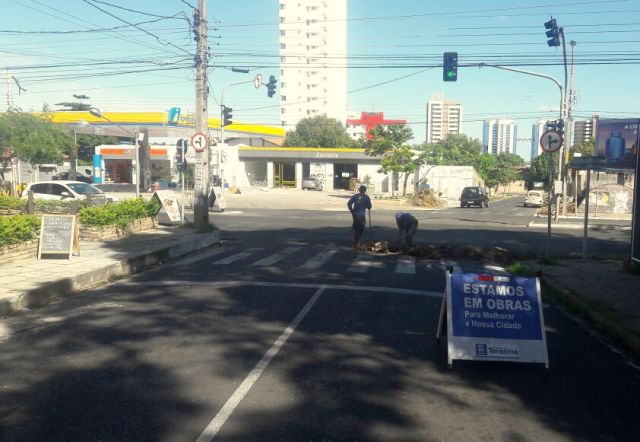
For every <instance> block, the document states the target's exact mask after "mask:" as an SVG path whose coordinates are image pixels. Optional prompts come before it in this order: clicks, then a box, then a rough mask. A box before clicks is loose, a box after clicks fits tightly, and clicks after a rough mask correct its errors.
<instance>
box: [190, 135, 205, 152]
mask: <svg viewBox="0 0 640 442" xmlns="http://www.w3.org/2000/svg"><path fill="white" fill-rule="evenodd" d="M191 145H192V146H193V149H194V150H195V151H196V152H204V150H205V149H206V148H207V146H209V138H207V136H206V135H205V134H203V133H202V132H196V133H195V134H193V136H192V137H191Z"/></svg>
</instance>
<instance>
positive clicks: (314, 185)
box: [302, 175, 324, 190]
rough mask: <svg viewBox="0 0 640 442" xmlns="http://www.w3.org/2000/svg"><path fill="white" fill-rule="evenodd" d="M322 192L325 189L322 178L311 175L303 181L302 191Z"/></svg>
mask: <svg viewBox="0 0 640 442" xmlns="http://www.w3.org/2000/svg"><path fill="white" fill-rule="evenodd" d="M307 189H309V190H322V189H324V182H323V181H322V179H321V178H319V177H317V176H314V175H311V176H310V177H309V178H304V179H303V180H302V190H307Z"/></svg>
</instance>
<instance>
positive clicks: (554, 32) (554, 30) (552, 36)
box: [544, 17, 560, 46]
mask: <svg viewBox="0 0 640 442" xmlns="http://www.w3.org/2000/svg"><path fill="white" fill-rule="evenodd" d="M544 28H545V29H548V31H547V32H546V33H545V34H546V35H547V38H548V39H549V40H547V44H548V45H549V46H560V30H559V29H558V23H556V19H555V18H553V17H552V18H551V20H549V21H548V22H546V23H545V24H544Z"/></svg>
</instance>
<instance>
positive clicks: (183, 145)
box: [176, 139, 187, 164]
mask: <svg viewBox="0 0 640 442" xmlns="http://www.w3.org/2000/svg"><path fill="white" fill-rule="evenodd" d="M186 153H187V140H185V139H179V140H178V142H177V143H176V163H178V164H182V163H184V162H185V155H186Z"/></svg>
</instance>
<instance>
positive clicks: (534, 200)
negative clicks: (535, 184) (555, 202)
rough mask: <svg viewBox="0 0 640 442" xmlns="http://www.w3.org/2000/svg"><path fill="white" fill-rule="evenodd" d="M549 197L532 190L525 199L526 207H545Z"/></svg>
mask: <svg viewBox="0 0 640 442" xmlns="http://www.w3.org/2000/svg"><path fill="white" fill-rule="evenodd" d="M546 200H547V197H546V195H545V193H544V192H543V191H542V190H530V191H528V192H527V196H525V198H524V206H525V207H529V206H533V207H541V206H543V205H544V203H545V201H546Z"/></svg>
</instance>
